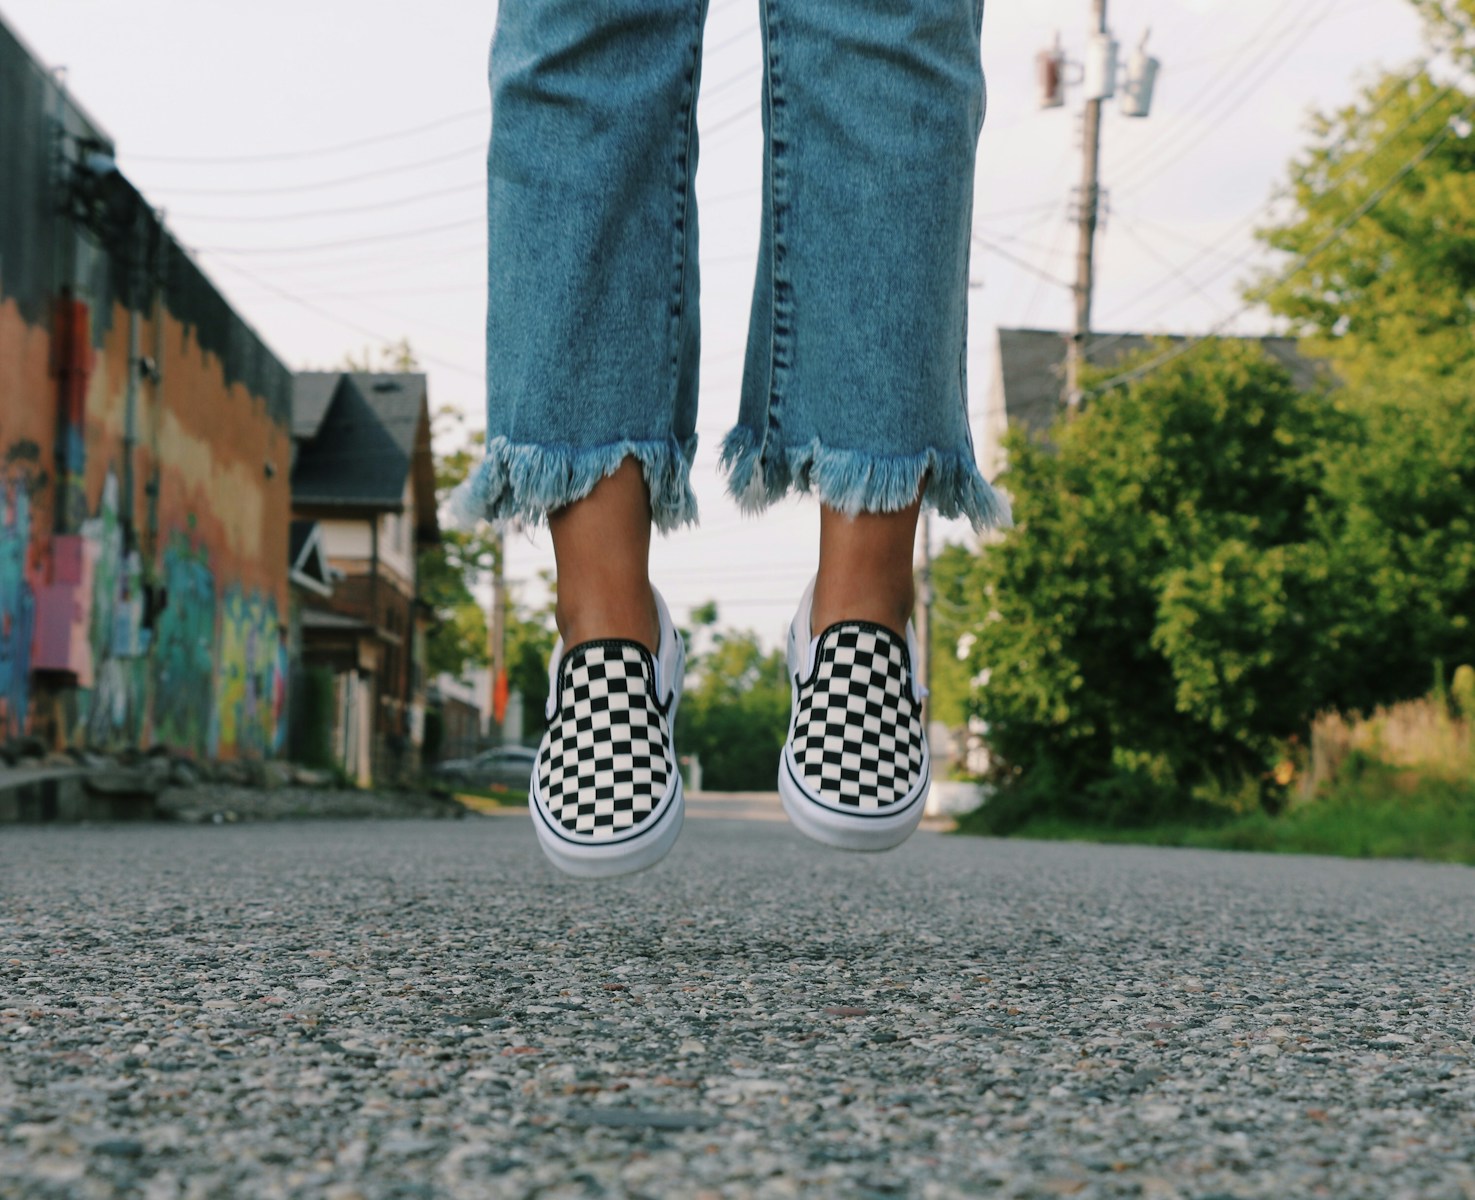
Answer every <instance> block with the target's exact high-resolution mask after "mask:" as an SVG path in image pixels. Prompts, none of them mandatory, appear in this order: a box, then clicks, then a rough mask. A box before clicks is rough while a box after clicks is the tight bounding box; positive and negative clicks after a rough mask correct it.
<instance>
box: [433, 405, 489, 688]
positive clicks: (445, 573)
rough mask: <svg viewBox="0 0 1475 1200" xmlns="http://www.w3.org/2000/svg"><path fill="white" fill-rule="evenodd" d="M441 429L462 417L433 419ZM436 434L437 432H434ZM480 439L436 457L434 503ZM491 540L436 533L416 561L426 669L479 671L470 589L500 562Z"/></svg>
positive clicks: (452, 484)
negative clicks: (428, 617) (425, 620)
mask: <svg viewBox="0 0 1475 1200" xmlns="http://www.w3.org/2000/svg"><path fill="white" fill-rule="evenodd" d="M435 420H436V422H437V423H438V424H440V425H441V426H442V427H444V426H446V425H455V424H457V423H459V422H460V421H461V420H462V418H461V416H460V414H459V413H457V412H456V411H455V410H454V409H450V408H443V409H441V410H440V411H439V412H437V413H436V415H435ZM438 432H439V431H438ZM483 441H484V435H482V434H481V433H473V434H471V435H469V436H468V437H466V438H464V439H463V440H462V442H461V444H460V445H459V446H458V447H457V448H456V449H454V450H452V451H450V452H448V453H444V454H438V455H436V459H435V495H436V500H437V501H438V502H441V503H444V501H445V499H446V497H448V496H449V495H450V493H451V492H452V491H453V490H454V489H455V488H456V487H457V486H458V485H459V484H460V483H461V481H462V480H464V479H465V478H466V477H467V475H468V474H470V472H471V471H472V470H473V469H474V468H475V466H476V464H477V463H478V462H479V461H480V459H481V446H482V443H483ZM501 554H502V548H501V543H500V542H499V541H498V539H497V536H496V535H495V534H494V533H492V532H491V531H489V530H487V529H485V528H478V529H473V530H467V529H454V528H442V529H441V536H440V541H439V542H438V543H437V544H436V545H433V546H427V547H425V549H423V550H422V551H421V552H420V555H419V558H418V559H417V573H418V587H419V591H420V598H421V599H422V600H423V601H425V603H426V604H428V605H429V606H430V607H431V609H432V610H433V611H434V612H435V615H436V621H435V624H434V625H433V626H432V627H431V630H430V635H429V637H428V638H427V639H426V657H427V659H428V662H427V668H428V670H429V673H430V674H432V675H435V674H439V673H440V672H442V671H445V672H448V673H449V674H451V675H458V676H459V675H461V674H462V673H463V672H464V671H465V670H466V669H467V667H468V666H485V665H486V664H487V662H488V655H487V615H486V611H485V609H484V608H483V607H482V606H481V605H480V604H478V603H477V600H476V596H475V594H474V592H473V590H472V589H473V588H474V587H475V586H476V584H477V583H478V581H480V580H483V579H485V578H487V577H489V576H490V575H491V574H492V573H493V572H494V571H495V570H496V568H497V566H498V564H499V563H500V562H501Z"/></svg>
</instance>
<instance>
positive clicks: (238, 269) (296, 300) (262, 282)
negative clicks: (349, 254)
mask: <svg viewBox="0 0 1475 1200" xmlns="http://www.w3.org/2000/svg"><path fill="white" fill-rule="evenodd" d="M220 265H221V266H222V267H224V268H225V269H226V270H227V271H232V272H234V273H235V274H237V275H240V276H241V277H242V278H245V279H249V280H251V282H252V283H255V284H257V285H259V286H261V287H263V288H265V289H266V290H267V291H269V292H272V293H274V294H275V295H277V296H279V297H281V298H282V299H283V300H287V301H289V302H290V303H293V304H296V305H297V306H298V307H300V308H303V309H306V310H307V311H308V312H311V313H315V314H316V315H317V316H320V317H322V318H323V319H324V320H327V321H332V322H333V323H334V324H337V325H341V326H343V327H344V328H345V329H352V330H353V331H354V332H355V333H358V334H361V335H363V336H364V337H370V338H373V339H374V340H375V341H376V342H378V343H379V344H381V345H392V344H393V343H394V342H395V341H396V339H395V338H392V337H386V336H385V335H384V334H383V333H381V332H380V331H378V330H376V329H370V328H368V327H367V326H364V325H360V324H359V323H358V322H357V321H350V320H348V319H347V318H346V317H341V316H339V315H338V314H337V313H335V312H333V311H332V310H331V309H326V308H323V307H322V306H321V305H319V304H314V303H313V302H312V301H311V300H305V299H303V298H301V297H299V296H296V295H294V294H293V293H291V292H289V291H288V290H287V289H286V288H283V287H279V286H277V285H276V284H274V283H272V282H271V281H270V280H269V279H264V278H262V277H261V276H260V275H257V274H256V273H255V272H254V271H249V270H247V269H246V268H245V267H242V266H240V265H239V264H237V263H233V262H230V261H229V260H226V261H224V262H222V263H220ZM416 357H418V358H421V359H423V360H424V361H425V362H427V363H432V364H434V365H435V366H439V367H442V368H444V369H445V370H447V371H455V372H456V373H458V374H461V375H465V376H468V377H469V378H472V379H476V380H478V381H480V380H482V379H484V378H485V372H483V371H473V370H471V369H470V368H468V367H465V366H462V365H461V364H460V363H453V362H450V361H449V360H447V359H443V358H439V357H437V356H435V355H431V354H423V355H422V354H418V353H417V355H416Z"/></svg>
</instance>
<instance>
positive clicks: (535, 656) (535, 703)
mask: <svg viewBox="0 0 1475 1200" xmlns="http://www.w3.org/2000/svg"><path fill="white" fill-rule="evenodd" d="M540 575H541V577H542V580H543V584H544V586H545V587H546V588H547V591H548V600H547V602H546V603H545V604H544V605H543V607H541V608H538V609H532V610H529V609H525V608H524V607H523V606H522V605H521V604H518V603H516V602H515V601H514V602H513V603H511V604H510V605H509V606H508V607H509V612H508V614H507V623H506V628H507V641H506V647H507V650H506V654H507V686H508V687H509V688H510V689H511V690H512V691H514V692H518V693H520V694H521V695H522V704H523V708H522V740H523V741H524V742H536V741H537V740H538V739H539V738H540V737H542V736H543V730H544V729H546V728H547V726H548V722H547V719H546V718H545V716H544V707H545V706H546V705H547V703H548V663H549V660H550V659H551V658H552V657H553V645H554V643H555V642H556V641H557V640H558V628H557V626H556V624H555V623H554V616H553V612H554V603H555V600H556V597H557V594H558V592H557V585H556V584H555V582H554V580H553V572H551V571H542V572H540Z"/></svg>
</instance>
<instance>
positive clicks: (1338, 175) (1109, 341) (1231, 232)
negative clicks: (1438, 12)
mask: <svg viewBox="0 0 1475 1200" xmlns="http://www.w3.org/2000/svg"><path fill="white" fill-rule="evenodd" d="M1435 57H1437V55H1429V56H1428V57H1426V58H1424V59H1423V60H1421V61H1420V62H1419V63H1418V64H1416V65H1415V67H1414V70H1413V71H1412V72H1411V73H1410V74H1409V75H1408V76H1407V77H1406V78H1405V80H1404V81H1403V85H1402V86H1403V87H1405V88H1407V87H1410V86H1412V85H1413V83H1414V82H1415V80H1417V79H1418V78H1419V77H1420V76H1421V75H1423V74H1424V72H1425V71H1426V70H1427V69H1428V67H1429V65H1430V64H1431V63H1432V62H1433V60H1434V58H1435ZM1454 90H1455V85H1454V84H1453V83H1451V84H1447V85H1445V86H1444V87H1443V88H1441V89H1440V90H1439V91H1438V92H1436V93H1435V94H1434V95H1433V96H1432V97H1431V98H1430V99H1429V100H1428V101H1427V102H1426V103H1425V104H1424V105H1423V106H1422V107H1420V108H1418V109H1417V110H1416V111H1415V112H1414V113H1413V114H1412V115H1410V116H1409V117H1407V118H1406V119H1405V120H1404V121H1403V122H1402V123H1401V124H1400V125H1399V126H1398V127H1397V128H1396V129H1393V130H1391V131H1389V132H1388V133H1387V134H1386V135H1385V136H1384V137H1383V138H1382V139H1381V140H1380V141H1379V142H1378V144H1377V145H1376V146H1374V147H1373V149H1372V150H1370V151H1369V152H1368V153H1367V155H1366V156H1365V157H1364V161H1366V160H1369V159H1372V158H1374V157H1376V156H1377V155H1378V154H1380V153H1381V152H1382V151H1383V150H1385V149H1386V148H1387V147H1388V146H1390V145H1392V143H1393V142H1394V141H1395V140H1396V139H1397V138H1398V137H1400V136H1402V134H1403V133H1404V132H1406V131H1407V130H1408V129H1409V128H1410V127H1411V126H1413V125H1414V124H1416V123H1417V122H1418V121H1419V120H1421V119H1422V118H1423V117H1424V116H1425V115H1426V114H1427V113H1428V112H1429V111H1430V110H1431V109H1433V108H1434V107H1435V106H1436V105H1437V104H1439V103H1440V102H1441V101H1443V100H1444V99H1445V98H1446V97H1448V96H1449V95H1450V93H1452V92H1453V91H1454ZM1398 91H1399V89H1398V88H1390V89H1389V90H1388V94H1387V95H1386V96H1385V97H1384V98H1383V100H1382V102H1381V103H1379V104H1378V105H1377V106H1376V107H1375V108H1374V109H1373V110H1372V112H1371V113H1369V114H1368V117H1367V121H1372V120H1373V119H1374V118H1376V117H1377V116H1378V115H1379V114H1380V113H1382V112H1383V111H1384V109H1386V108H1387V107H1388V106H1389V105H1390V104H1391V103H1392V102H1393V100H1395V99H1396V98H1397V95H1398ZM1352 137H1353V131H1352V130H1348V131H1347V132H1346V133H1344V134H1343V135H1342V136H1341V137H1339V138H1338V139H1337V140H1336V141H1335V142H1333V143H1332V144H1331V145H1330V146H1328V147H1326V151H1325V153H1327V154H1328V155H1334V154H1336V153H1337V152H1338V151H1339V150H1341V149H1344V148H1345V147H1346V146H1347V145H1348V144H1349V142H1350V141H1351V139H1352ZM1352 169H1353V165H1352V164H1351V163H1343V164H1342V165H1341V167H1340V169H1338V170H1337V171H1335V172H1333V173H1332V174H1331V175H1329V176H1328V177H1327V180H1326V189H1327V191H1330V190H1331V189H1332V188H1334V187H1337V186H1339V185H1340V184H1341V182H1342V180H1344V179H1345V178H1346V177H1347V175H1348V174H1350V173H1351V171H1352ZM1273 203H1274V202H1273V201H1272V202H1271V204H1267V205H1265V206H1262V207H1261V208H1258V209H1255V210H1254V211H1253V212H1251V213H1250V214H1249V215H1248V216H1246V217H1244V218H1242V219H1241V220H1239V221H1237V222H1235V224H1234V225H1232V226H1231V227H1230V228H1229V229H1227V230H1226V231H1225V232H1224V234H1223V235H1222V236H1221V241H1227V240H1229V239H1231V238H1236V237H1238V236H1239V235H1240V233H1241V232H1242V231H1244V230H1246V229H1248V228H1249V227H1250V226H1251V225H1253V224H1254V223H1255V221H1256V220H1257V219H1259V218H1260V217H1262V216H1268V215H1269V212H1270V208H1271V206H1272V205H1273ZM1211 255H1220V256H1223V257H1225V258H1227V259H1228V262H1227V263H1225V264H1223V265H1222V266H1221V267H1220V268H1219V269H1218V270H1216V271H1215V272H1214V273H1213V274H1212V275H1210V276H1208V277H1207V278H1206V279H1204V280H1203V281H1202V282H1201V283H1200V284H1190V286H1191V287H1193V288H1194V289H1195V290H1199V289H1200V288H1201V287H1207V286H1208V285H1209V284H1211V283H1213V282H1215V281H1216V280H1218V279H1220V278H1222V277H1223V276H1224V275H1225V274H1226V273H1227V272H1229V271H1231V270H1233V269H1234V268H1235V267H1237V266H1244V265H1247V264H1248V263H1249V261H1250V259H1251V258H1252V257H1253V255H1254V251H1253V249H1251V250H1247V251H1242V252H1240V253H1239V254H1237V255H1233V256H1230V255H1228V254H1227V253H1226V252H1225V251H1224V250H1222V249H1220V248H1217V247H1200V250H1199V253H1198V254H1196V255H1194V256H1193V258H1191V259H1189V260H1188V261H1187V262H1186V263H1183V264H1182V265H1181V266H1180V267H1178V268H1177V269H1176V270H1177V272H1178V273H1186V272H1187V271H1188V270H1190V269H1191V268H1192V267H1194V266H1196V265H1197V264H1198V263H1200V262H1202V261H1203V260H1204V259H1205V258H1208V257H1210V256H1211ZM1172 281H1173V277H1172V276H1171V275H1167V276H1163V277H1162V278H1160V279H1158V280H1157V281H1156V282H1154V283H1151V284H1149V285H1148V286H1147V287H1145V288H1143V289H1142V290H1141V291H1139V292H1138V293H1136V294H1135V295H1134V296H1132V297H1131V298H1130V299H1129V300H1127V301H1126V302H1125V303H1124V304H1122V305H1121V306H1120V307H1119V309H1118V311H1119V312H1120V311H1129V310H1130V309H1132V308H1133V307H1135V306H1136V305H1137V304H1140V303H1141V302H1142V301H1143V300H1145V299H1146V298H1147V297H1148V296H1150V295H1152V294H1153V293H1154V292H1157V291H1161V290H1162V288H1163V287H1164V286H1166V285H1167V284H1169V283H1171V282H1172ZM1177 303H1178V298H1177V297H1172V298H1170V299H1169V300H1168V301H1166V302H1165V303H1163V304H1161V305H1159V306H1158V307H1157V308H1155V309H1153V311H1152V312H1151V313H1149V314H1148V315H1147V316H1146V317H1144V318H1142V320H1143V321H1144V322H1150V321H1151V320H1152V319H1153V318H1154V317H1156V316H1158V315H1159V314H1160V313H1163V312H1166V311H1167V310H1168V309H1169V308H1171V307H1173V306H1174V305H1175V304H1177ZM1127 336H1129V335H1128V334H1124V333H1123V334H1116V335H1114V336H1112V337H1108V338H1103V339H1100V340H1098V341H1095V342H1093V343H1092V345H1091V350H1090V355H1091V356H1092V357H1094V356H1096V355H1098V354H1099V352H1100V351H1102V350H1104V349H1106V348H1107V347H1109V346H1111V345H1113V344H1114V343H1116V342H1118V341H1120V340H1121V339H1122V338H1124V337H1127Z"/></svg>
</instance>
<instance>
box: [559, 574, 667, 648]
mask: <svg viewBox="0 0 1475 1200" xmlns="http://www.w3.org/2000/svg"><path fill="white" fill-rule="evenodd" d="M555 619H556V620H557V622H558V632H559V635H560V636H561V637H562V638H563V644H564V645H565V646H577V645H579V644H580V643H582V642H595V641H599V640H601V639H603V638H623V639H626V640H628V641H632V642H639V643H640V644H641V645H642V646H644V647H645V648H646V649H647V650H649V651H650V652H651V653H652V654H655V653H657V652H658V651H659V650H660V644H661V621H660V615H659V614H658V612H657V611H656V603H655V593H654V592H653V591H652V590H651V586H650V584H649V582H647V583H645V584H644V586H643V588H642V587H633V588H629V589H621V591H620V592H619V593H618V594H615V593H612V592H608V591H606V592H602V593H600V594H599V595H596V596H591V597H587V598H586V597H579V598H577V599H574V600H572V601H569V600H566V599H565V597H564V594H563V589H562V588H560V590H559V599H558V606H557V609H556V612H555Z"/></svg>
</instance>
